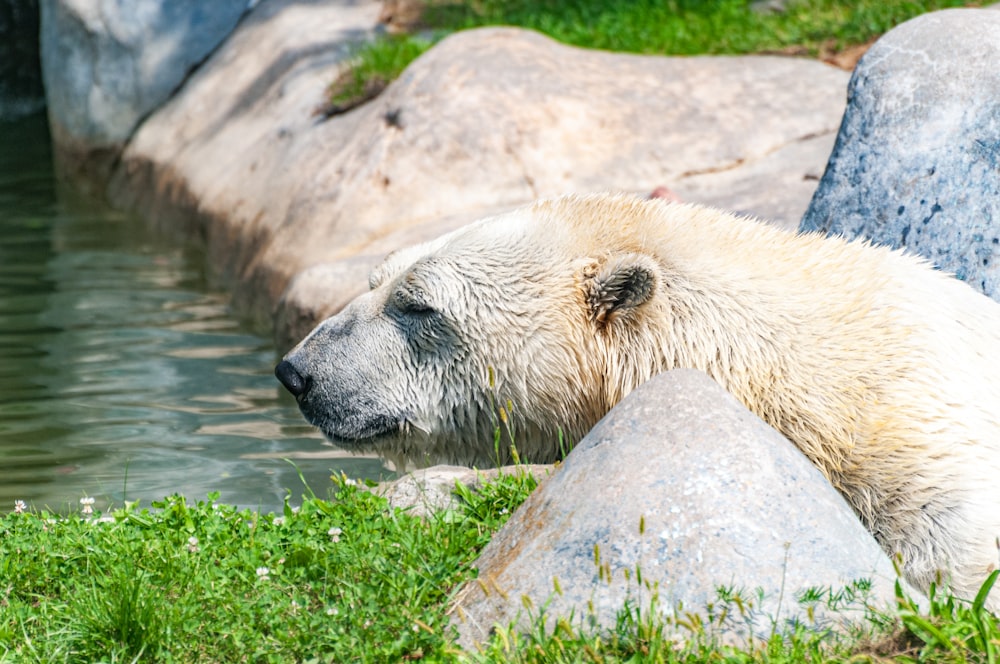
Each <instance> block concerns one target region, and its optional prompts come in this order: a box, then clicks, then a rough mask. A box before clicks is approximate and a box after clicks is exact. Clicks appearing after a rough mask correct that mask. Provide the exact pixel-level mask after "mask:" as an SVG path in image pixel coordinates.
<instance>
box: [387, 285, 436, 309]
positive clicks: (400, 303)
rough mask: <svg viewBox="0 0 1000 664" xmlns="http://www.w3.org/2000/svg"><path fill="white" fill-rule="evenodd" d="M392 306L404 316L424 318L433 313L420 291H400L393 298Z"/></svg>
mask: <svg viewBox="0 0 1000 664" xmlns="http://www.w3.org/2000/svg"><path fill="white" fill-rule="evenodd" d="M393 304H394V305H395V306H396V308H397V309H398V310H399V311H400V312H401V313H405V314H411V315H420V316H426V315H427V314H431V313H434V307H432V306H431V305H430V304H429V303H428V302H427V299H426V298H425V297H424V293H423V292H421V291H416V290H408V289H400V290H398V291H396V293H395V295H394V296H393Z"/></svg>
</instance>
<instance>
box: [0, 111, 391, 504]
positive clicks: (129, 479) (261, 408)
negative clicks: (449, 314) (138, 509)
mask: <svg viewBox="0 0 1000 664" xmlns="http://www.w3.org/2000/svg"><path fill="white" fill-rule="evenodd" d="M203 266H204V262H203V259H202V257H200V256H198V255H197V254H196V253H195V252H194V251H193V250H191V249H182V248H178V247H177V246H176V244H171V243H166V242H164V241H163V240H162V239H160V238H157V237H156V236H155V235H153V234H152V233H151V232H150V231H149V230H148V229H147V228H146V227H145V226H144V224H143V223H142V222H141V220H136V219H134V218H132V217H130V216H128V215H124V214H122V213H119V212H115V211H112V210H108V209H107V208H103V207H99V206H97V205H94V204H82V203H79V202H74V203H73V204H72V205H69V204H66V203H61V202H60V201H59V200H58V197H57V195H56V189H55V182H54V179H53V175H52V169H51V155H50V153H49V148H48V135H47V133H46V129H45V123H44V118H42V117H38V116H34V117H30V118H26V119H22V120H18V121H14V122H0V510H2V511H8V510H9V509H11V508H12V507H13V504H14V501H15V500H24V501H26V502H28V503H33V504H34V505H35V506H36V507H45V506H47V507H49V508H51V509H54V510H58V511H66V510H67V509H70V508H73V507H74V506H75V505H76V504H77V503H78V501H79V499H80V498H81V497H83V496H84V495H88V496H93V497H96V498H97V507H98V508H100V509H106V507H107V505H108V504H109V503H111V504H114V505H120V504H121V503H122V502H123V501H124V500H126V499H127V500H136V499H140V500H142V501H143V502H147V503H148V501H150V500H156V499H159V498H162V497H163V496H165V495H168V494H171V493H174V492H178V493H182V494H185V495H186V496H187V497H188V498H189V499H192V500H200V499H204V498H205V496H206V494H207V493H208V492H210V491H220V492H221V494H222V500H223V501H225V502H227V503H234V504H237V505H242V506H247V507H261V508H263V509H264V510H274V509H277V508H279V507H280V505H281V504H282V501H283V498H284V496H285V495H286V493H287V491H286V490H290V491H291V492H292V493H293V494H294V495H296V496H297V495H299V494H300V493H301V491H302V485H301V481H300V480H299V477H298V472H299V471H301V472H302V474H303V475H304V477H305V478H306V480H307V482H308V483H309V485H310V487H311V488H312V489H313V490H315V491H316V493H317V494H319V495H324V494H325V492H326V490H327V488H328V487H329V486H330V480H329V477H330V474H331V473H339V472H341V471H343V472H345V473H347V475H348V476H350V477H365V478H378V477H379V476H386V475H388V474H389V473H388V472H387V471H386V470H385V469H384V468H383V467H382V465H381V464H380V463H379V462H378V461H377V460H375V459H371V458H365V457H355V456H351V455H348V454H346V453H343V452H340V451H338V450H335V449H334V448H332V447H331V446H329V445H328V444H327V443H325V442H324V441H323V439H322V437H321V436H320V435H319V434H318V433H316V432H315V431H314V430H313V429H312V428H311V427H309V426H308V425H306V424H305V422H304V421H303V420H302V418H301V416H300V415H299V414H298V411H297V410H296V408H295V405H294V402H293V401H291V400H290V399H287V400H286V399H284V398H283V396H282V395H279V390H278V386H277V383H276V381H275V380H274V377H273V374H272V369H273V365H274V362H275V353H274V350H273V348H272V346H271V344H270V343H269V342H267V341H266V340H264V339H261V338H260V337H258V336H255V335H253V334H250V333H248V332H247V331H246V330H245V329H242V328H241V327H240V325H239V324H238V323H237V322H236V321H234V320H233V319H232V318H231V317H230V315H229V311H228V309H227V306H226V298H225V296H223V295H221V294H218V293H212V292H210V291H208V290H207V288H206V281H205V278H204V273H203V269H202V267H203ZM285 459H292V460H293V461H294V463H295V466H293V465H292V464H290V463H288V462H287V461H286V460H285ZM296 466H297V468H296Z"/></svg>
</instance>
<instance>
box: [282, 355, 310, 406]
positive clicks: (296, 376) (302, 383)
mask: <svg viewBox="0 0 1000 664" xmlns="http://www.w3.org/2000/svg"><path fill="white" fill-rule="evenodd" d="M274 375H275V377H276V378H277V379H278V380H280V381H281V384H282V385H284V386H285V389H286V390H288V391H289V392H291V393H292V394H293V395H295V396H297V397H300V396H302V395H303V394H305V393H306V391H308V390H309V379H308V378H305V377H303V376H302V374H300V373H299V372H298V370H297V369H296V368H295V367H294V366H292V363H291V362H289V361H288V360H282V361H281V362H279V363H278V366H276V367H275V368H274Z"/></svg>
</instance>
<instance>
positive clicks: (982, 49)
mask: <svg viewBox="0 0 1000 664" xmlns="http://www.w3.org/2000/svg"><path fill="white" fill-rule="evenodd" d="M998 63H1000V11H996V10H993V9H991V10H986V9H951V10H945V11H939V12H934V13H931V14H925V15H923V16H920V17H917V18H915V19H913V20H911V21H908V22H906V23H904V24H903V25H901V26H899V27H897V28H895V29H894V30H892V31H890V32H889V33H887V34H886V35H885V36H883V37H882V38H881V39H880V40H879V41H878V42H876V43H875V45H874V46H873V47H872V48H871V49H870V50H869V51H868V53H867V54H866V55H865V56H864V57H863V58H862V59H861V61H860V62H859V63H858V66H857V69H856V70H855V71H854V75H853V76H852V78H851V82H850V85H849V87H848V105H847V110H846V112H845V114H844V119H843V122H842V124H841V127H840V133H839V135H838V136H837V142H836V146H835V147H834V150H833V153H832V155H831V157H830V161H829V164H828V165H827V169H826V173H825V174H824V175H823V178H822V180H821V181H820V184H819V188H818V189H817V191H816V193H815V194H814V196H813V199H812V202H811V204H810V206H809V209H808V211H807V212H806V214H805V216H804V217H803V219H802V223H801V225H800V229H801V230H803V231H820V232H823V233H830V234H838V235H844V236H846V237H848V238H856V237H864V238H868V239H871V240H872V241H874V242H876V243H879V244H886V245H889V246H892V247H906V248H907V249H908V250H909V251H911V252H912V253H915V254H919V255H921V256H924V257H925V258H927V259H928V260H930V261H931V262H933V263H934V264H935V265H937V266H938V267H940V268H942V269H944V270H947V271H949V272H954V273H955V274H956V275H957V276H958V277H959V278H960V279H963V280H965V281H967V282H968V283H969V285H971V286H973V287H974V288H976V289H978V290H980V291H982V292H983V293H985V294H986V295H989V296H990V297H993V298H994V299H1000V177H998V173H1000V67H998Z"/></svg>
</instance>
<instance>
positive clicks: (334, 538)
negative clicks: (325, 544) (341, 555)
mask: <svg viewBox="0 0 1000 664" xmlns="http://www.w3.org/2000/svg"><path fill="white" fill-rule="evenodd" d="M343 532H344V531H343V530H341V529H340V528H331V529H330V530H328V531H326V534H327V535H329V536H330V541H331V542H333V543H334V544H336V543H337V542H339V541H340V536H341V535H342V534H343Z"/></svg>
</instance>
